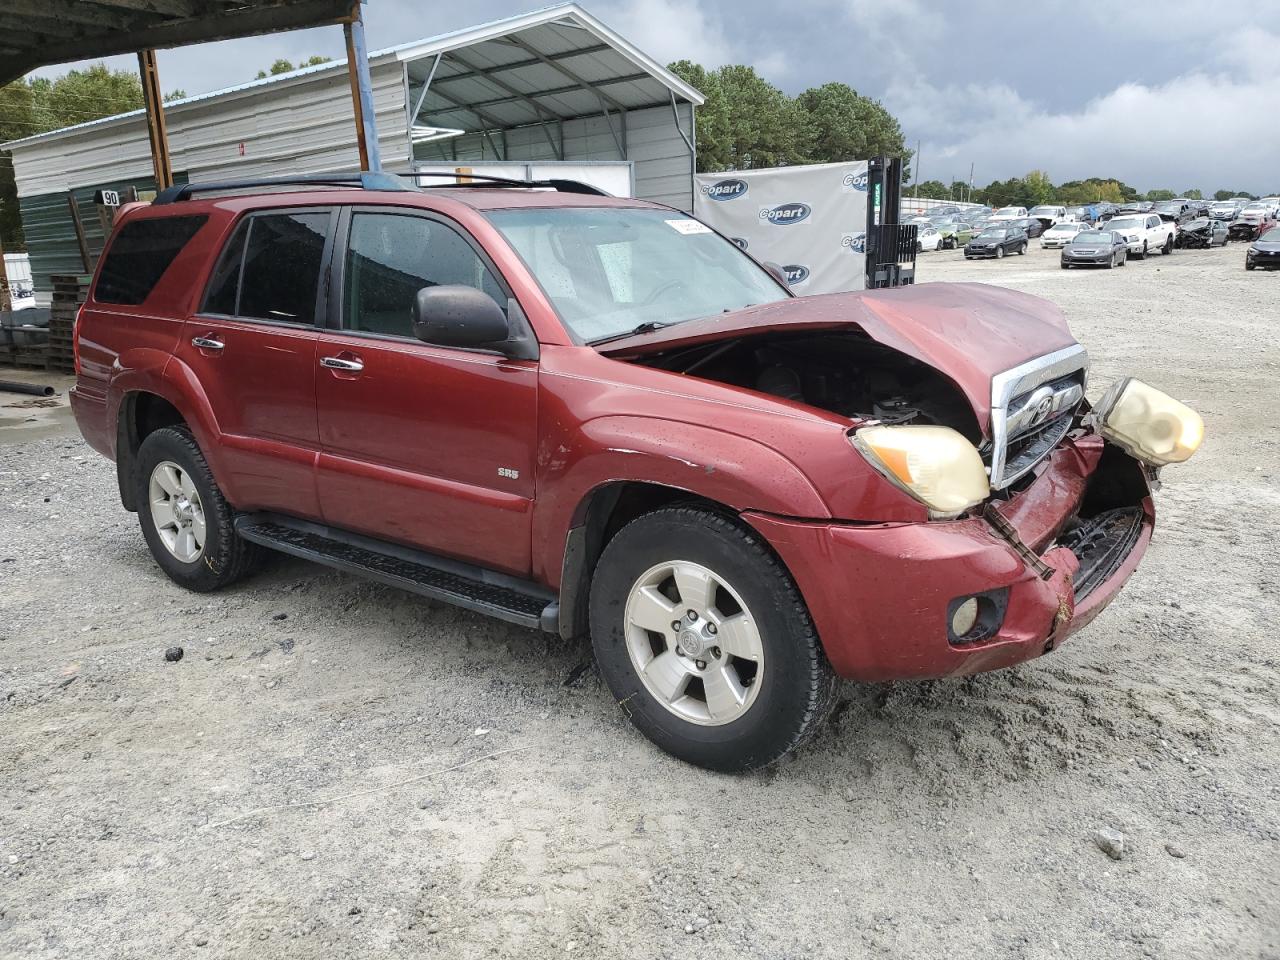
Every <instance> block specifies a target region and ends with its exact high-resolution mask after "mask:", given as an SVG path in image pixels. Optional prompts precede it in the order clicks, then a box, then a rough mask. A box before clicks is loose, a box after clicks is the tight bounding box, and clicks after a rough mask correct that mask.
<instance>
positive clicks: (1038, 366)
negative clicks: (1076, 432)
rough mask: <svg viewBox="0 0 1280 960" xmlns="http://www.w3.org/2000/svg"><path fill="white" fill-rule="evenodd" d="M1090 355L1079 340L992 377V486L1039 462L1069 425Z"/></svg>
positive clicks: (988, 454) (1006, 482)
mask: <svg viewBox="0 0 1280 960" xmlns="http://www.w3.org/2000/svg"><path fill="white" fill-rule="evenodd" d="M1088 364H1089V355H1088V353H1086V352H1085V349H1084V347H1082V346H1079V345H1078V344H1077V345H1075V346H1072V347H1067V348H1065V349H1063V350H1058V351H1056V352H1054V353H1050V354H1046V355H1045V356H1043V357H1038V358H1036V359H1035V360H1032V361H1030V362H1028V363H1025V364H1023V365H1021V366H1019V367H1014V368H1013V369H1012V370H1006V371H1005V372H1004V373H999V374H996V376H994V377H992V379H991V442H990V445H989V447H988V448H987V450H986V451H984V453H985V455H986V457H985V458H986V460H987V464H988V468H989V469H990V472H991V486H992V488H994V489H997V490H998V489H1001V488H1003V487H1007V486H1008V485H1009V484H1011V483H1013V482H1014V481H1015V480H1017V479H1018V478H1019V477H1021V476H1022V475H1023V474H1025V473H1026V472H1027V471H1028V470H1030V469H1031V468H1032V467H1034V466H1035V465H1036V464H1037V463H1039V462H1040V461H1041V460H1042V459H1043V458H1044V456H1045V455H1046V454H1048V452H1049V451H1050V450H1052V449H1053V448H1054V447H1055V446H1057V444H1058V442H1059V441H1061V440H1062V438H1063V437H1064V436H1066V434H1067V431H1068V430H1070V429H1071V423H1072V419H1073V417H1074V416H1075V412H1076V410H1077V409H1079V406H1080V403H1081V401H1082V400H1083V399H1084V388H1085V375H1086V371H1087V369H1088Z"/></svg>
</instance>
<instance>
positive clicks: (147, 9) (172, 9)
mask: <svg viewBox="0 0 1280 960" xmlns="http://www.w3.org/2000/svg"><path fill="white" fill-rule="evenodd" d="M81 2H82V3H85V4H87V5H89V6H96V7H100V8H106V9H107V10H115V11H117V12H118V11H119V10H120V9H122V8H123V9H125V10H136V11H138V12H140V13H158V14H160V15H161V16H165V17H181V18H183V19H186V18H187V17H194V16H195V15H196V14H198V13H200V12H201V10H200V4H198V3H195V2H194V0H81Z"/></svg>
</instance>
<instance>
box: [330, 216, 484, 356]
mask: <svg viewBox="0 0 1280 960" xmlns="http://www.w3.org/2000/svg"><path fill="white" fill-rule="evenodd" d="M343 283H344V287H345V288H344V292H343V299H344V301H345V303H344V307H343V309H344V325H345V326H346V328H347V329H348V330H365V331H368V332H370V333H385V334H392V335H394V336H400V337H412V336H413V303H414V300H415V299H416V297H417V295H418V291H419V290H421V289H422V288H423V287H434V286H438V285H441V284H460V285H462V286H466V287H474V288H476V289H477V290H482V291H484V292H485V293H487V294H488V295H489V296H490V297H492V298H493V299H494V301H495V302H496V303H497V304H498V305H499V306H501V307H502V308H503V309H506V304H507V297H506V294H505V293H503V291H502V288H501V287H500V286H499V285H498V282H497V280H496V279H494V276H493V274H492V273H491V272H490V271H489V268H488V267H487V266H485V263H484V261H483V260H481V259H480V255H479V254H478V253H476V251H475V249H474V248H473V247H472V246H471V244H469V243H468V242H467V241H466V240H464V239H463V238H462V236H461V234H459V233H458V232H457V231H456V230H454V229H453V228H451V227H448V226H446V225H445V224H443V223H440V222H438V221H436V220H428V219H425V218H423V217H413V216H402V215H399V214H386V213H357V214H355V215H354V216H352V218H351V238H350V240H349V242H348V244H347V266H346V274H345V279H344V281H343Z"/></svg>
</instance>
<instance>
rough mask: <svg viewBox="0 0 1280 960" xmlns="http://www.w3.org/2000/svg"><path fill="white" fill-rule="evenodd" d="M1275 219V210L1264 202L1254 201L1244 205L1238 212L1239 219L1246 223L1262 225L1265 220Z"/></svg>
mask: <svg viewBox="0 0 1280 960" xmlns="http://www.w3.org/2000/svg"><path fill="white" fill-rule="evenodd" d="M1275 218H1276V209H1275V207H1274V206H1272V205H1271V204H1270V203H1268V202H1267V201H1265V200H1255V201H1254V202H1253V203H1249V204H1245V206H1244V207H1242V208H1241V210H1240V216H1239V219H1241V220H1243V221H1245V222H1246V223H1255V224H1256V223H1263V222H1264V221H1267V220H1274V219H1275Z"/></svg>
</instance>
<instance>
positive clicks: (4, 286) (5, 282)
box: [0, 239, 13, 310]
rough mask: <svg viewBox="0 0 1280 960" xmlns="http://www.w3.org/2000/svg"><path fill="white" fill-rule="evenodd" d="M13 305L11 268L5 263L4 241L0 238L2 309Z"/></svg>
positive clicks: (0, 307) (0, 305)
mask: <svg viewBox="0 0 1280 960" xmlns="http://www.w3.org/2000/svg"><path fill="white" fill-rule="evenodd" d="M12 307H13V300H12V298H11V297H10V296H9V269H8V267H6V266H5V265H4V241H3V239H0V310H9V309H11V308H12Z"/></svg>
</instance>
